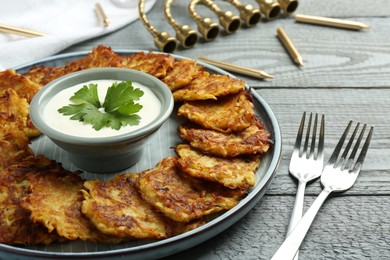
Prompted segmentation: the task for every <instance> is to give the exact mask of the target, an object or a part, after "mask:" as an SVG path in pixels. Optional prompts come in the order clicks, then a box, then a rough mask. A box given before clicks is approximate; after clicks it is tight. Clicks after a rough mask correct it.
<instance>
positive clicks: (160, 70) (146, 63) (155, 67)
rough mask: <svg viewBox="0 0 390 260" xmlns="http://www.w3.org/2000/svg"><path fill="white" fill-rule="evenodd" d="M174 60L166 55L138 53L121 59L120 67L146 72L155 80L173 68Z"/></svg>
mask: <svg viewBox="0 0 390 260" xmlns="http://www.w3.org/2000/svg"><path fill="white" fill-rule="evenodd" d="M173 62H174V58H173V57H172V56H171V55H168V54H160V53H153V52H149V53H144V52H138V53H135V54H133V55H130V56H127V57H123V58H122V61H121V67H124V68H128V69H134V70H139V71H143V72H146V73H148V74H150V75H152V76H154V77H156V78H163V77H165V75H166V74H167V71H168V70H170V69H171V68H172V66H173Z"/></svg>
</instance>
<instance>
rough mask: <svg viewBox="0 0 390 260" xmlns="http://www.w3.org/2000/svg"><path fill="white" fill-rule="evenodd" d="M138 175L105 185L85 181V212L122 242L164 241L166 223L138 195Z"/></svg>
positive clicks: (96, 224) (99, 182) (108, 233)
mask: <svg viewBox="0 0 390 260" xmlns="http://www.w3.org/2000/svg"><path fill="white" fill-rule="evenodd" d="M136 178H137V174H135V173H134V174H133V173H129V174H121V175H116V176H115V177H114V179H112V180H110V181H106V182H101V181H98V180H91V181H86V182H85V183H84V187H85V189H84V190H82V191H83V194H84V199H85V200H84V201H83V204H82V212H83V213H84V214H85V215H86V216H87V217H88V218H89V219H90V220H91V221H92V223H93V224H94V225H95V227H96V228H97V229H99V230H100V231H101V232H102V233H104V234H107V235H112V236H118V237H123V238H128V237H131V238H164V237H167V236H168V235H169V232H170V231H169V230H167V228H168V227H167V223H166V221H165V220H164V218H163V217H162V216H161V215H160V214H159V213H157V212H156V211H155V210H154V209H153V208H152V207H151V205H150V204H149V203H147V202H146V201H144V200H143V199H142V198H141V196H140V195H139V194H138V191H137V190H136V188H135V185H134V182H135V179H136Z"/></svg>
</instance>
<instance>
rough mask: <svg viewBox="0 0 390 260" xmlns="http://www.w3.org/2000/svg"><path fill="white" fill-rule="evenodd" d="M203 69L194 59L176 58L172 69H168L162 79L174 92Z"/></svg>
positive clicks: (188, 82) (189, 81)
mask: <svg viewBox="0 0 390 260" xmlns="http://www.w3.org/2000/svg"><path fill="white" fill-rule="evenodd" d="M203 70H204V67H202V66H199V65H197V64H196V62H195V61H193V60H176V61H175V62H174V63H173V68H172V70H170V71H168V73H167V75H166V76H165V77H164V78H163V79H162V81H163V82H164V83H165V84H167V86H168V87H169V89H170V90H171V91H172V92H173V91H175V90H178V89H180V88H183V87H185V86H187V85H188V84H190V83H191V81H192V80H193V79H194V78H195V77H197V76H198V75H199V74H200V73H201V72H202V71H203Z"/></svg>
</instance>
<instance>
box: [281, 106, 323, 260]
mask: <svg viewBox="0 0 390 260" xmlns="http://www.w3.org/2000/svg"><path fill="white" fill-rule="evenodd" d="M312 116H313V114H312V113H310V116H309V122H308V124H307V129H306V137H305V141H304V144H302V136H303V131H304V127H305V119H306V112H304V113H303V115H302V119H301V124H300V126H299V129H298V134H297V138H296V141H295V145H294V149H293V153H292V155H291V161H290V167H289V171H290V174H291V175H293V176H294V177H295V178H297V179H298V189H297V195H296V197H295V202H294V208H293V211H292V214H291V219H290V224H289V226H288V229H287V235H288V234H290V232H291V230H292V229H293V228H294V227H295V225H296V224H297V223H298V221H299V220H300V219H301V217H302V212H303V201H304V196H305V187H306V184H307V183H308V182H309V181H311V180H314V179H316V178H318V177H320V175H321V173H322V168H323V167H324V136H325V116H324V115H322V116H321V125H320V134H319V138H318V146H317V151H315V149H316V138H317V124H318V114H316V115H315V118H314V124H313V132H312V136H311V143H310V147H309V139H310V132H311V128H312ZM309 148H310V149H309ZM294 259H295V260H297V259H298V252H297V253H296V255H295V257H294Z"/></svg>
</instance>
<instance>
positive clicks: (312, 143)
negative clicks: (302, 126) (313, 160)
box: [306, 114, 318, 158]
mask: <svg viewBox="0 0 390 260" xmlns="http://www.w3.org/2000/svg"><path fill="white" fill-rule="evenodd" d="M311 115H312V114H310V121H309V124H310V125H311ZM317 123H318V114H316V116H315V117H314V125H313V135H312V137H311V145H310V154H309V155H306V158H309V156H313V157H314V149H315V147H316V137H317ZM309 130H310V127H309V128H308V131H309ZM308 135H309V133H308ZM306 138H307V139H309V136H306Z"/></svg>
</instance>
